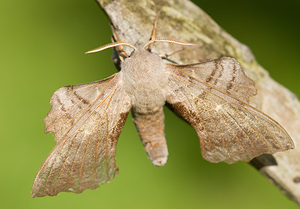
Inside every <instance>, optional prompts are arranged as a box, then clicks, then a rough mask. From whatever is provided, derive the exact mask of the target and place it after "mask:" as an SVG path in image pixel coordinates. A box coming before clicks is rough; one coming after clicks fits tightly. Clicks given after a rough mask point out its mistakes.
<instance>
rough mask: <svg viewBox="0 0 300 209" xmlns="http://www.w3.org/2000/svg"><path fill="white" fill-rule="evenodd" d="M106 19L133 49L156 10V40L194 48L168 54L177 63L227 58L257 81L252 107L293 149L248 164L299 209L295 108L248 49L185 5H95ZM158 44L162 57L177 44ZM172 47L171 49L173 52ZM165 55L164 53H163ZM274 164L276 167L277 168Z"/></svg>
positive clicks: (173, 0)
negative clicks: (278, 126) (270, 120)
mask: <svg viewBox="0 0 300 209" xmlns="http://www.w3.org/2000/svg"><path fill="white" fill-rule="evenodd" d="M97 1H98V2H99V4H100V6H101V7H102V8H103V9H104V11H105V12H106V14H107V15H108V17H109V18H110V20H111V22H112V25H113V27H114V28H115V32H116V34H117V36H118V38H119V39H120V40H121V41H124V42H129V43H131V44H133V45H138V44H141V43H146V42H147V41H148V40H149V34H150V32H151V30H152V25H153V20H154V18H155V16H156V14H157V12H158V11H159V10H160V9H161V10H162V11H161V14H160V16H159V20H158V26H157V37H158V38H167V39H173V40H179V41H183V42H191V43H196V44H197V46H195V47H185V48H184V50H183V51H181V52H178V53H176V54H174V55H172V57H171V59H172V60H173V61H175V62H176V63H179V64H183V63H184V64H190V63H197V62H202V61H205V60H209V59H215V58H219V57H221V56H229V57H234V58H236V59H237V60H238V61H239V62H240V63H241V64H242V66H243V68H244V70H245V72H246V73H247V75H248V76H249V77H250V78H252V79H253V80H254V81H255V82H256V88H257V90H258V94H257V96H255V97H254V98H252V100H251V104H252V105H253V106H254V107H256V108H258V109H260V110H262V111H263V112H264V113H266V114H268V115H270V116H271V117H272V118H274V119H275V120H277V121H278V122H279V123H280V124H281V125H282V126H283V127H284V128H285V129H286V130H287V132H288V133H289V134H290V135H291V136H292V138H293V140H294V142H295V145H296V149H294V150H290V151H287V152H282V153H277V154H274V155H273V157H272V156H268V155H263V156H261V157H258V158H256V159H255V160H253V161H252V162H251V164H252V165H253V166H254V167H256V168H257V169H258V170H259V171H260V172H261V173H262V174H263V175H264V176H265V177H266V178H268V179H269V180H270V181H271V182H272V183H273V184H275V185H276V186H277V187H279V189H280V190H281V191H282V192H283V193H284V194H285V195H287V196H288V197H289V198H290V199H292V200H293V201H295V202H296V203H297V204H298V205H300V149H299V147H297V145H298V144H299V143H300V128H299V127H300V103H299V101H298V99H297V98H296V96H295V95H294V94H293V93H291V92H290V91H289V90H287V89H286V88H285V87H283V86H281V85H280V84H278V83H276V82H275V81H274V80H273V79H272V78H270V76H269V74H268V72H267V71H266V70H265V69H264V68H263V67H262V66H260V65H259V64H258V63H257V61H256V60H255V58H254V56H253V54H252V52H251V51H250V49H249V48H248V47H247V46H245V45H243V44H241V43H240V42H238V41H237V40H236V39H235V38H233V37H232V36H231V35H229V34H228V33H226V32H225V31H224V30H223V29H222V28H221V27H220V26H219V25H217V24H216V23H215V22H214V21H213V20H212V19H211V18H210V17H209V16H208V15H207V14H206V13H205V12H203V11H202V10H201V9H200V8H198V7H197V6H196V5H194V4H193V3H192V2H190V1H188V0H182V1H178V0H151V1H150V0H148V1H127V0H97ZM165 46H166V45H164V43H161V44H157V45H156V46H155V47H154V49H153V50H154V51H155V52H158V53H159V54H167V53H170V52H171V51H172V50H178V46H176V45H168V47H165ZM172 47H173V48H172ZM166 49H167V50H168V51H165V50H166ZM276 163H277V165H276Z"/></svg>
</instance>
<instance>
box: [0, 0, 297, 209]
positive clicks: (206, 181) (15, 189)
mask: <svg viewBox="0 0 300 209" xmlns="http://www.w3.org/2000/svg"><path fill="white" fill-rule="evenodd" d="M194 2H195V3H196V4H197V5H199V6H200V7H202V8H203V9H204V10H205V11H206V12H207V13H208V14H209V15H210V16H211V17H212V18H213V19H215V20H216V21H217V22H218V23H219V24H220V25H221V26H222V27H223V28H225V29H226V30H227V31H228V32H229V33H231V34H232V35H233V36H235V37H236V38H237V39H238V40H240V41H241V42H243V43H245V44H247V45H248V46H250V47H251V49H252V51H253V52H254V54H255V56H256V58H257V59H258V61H259V62H260V63H261V65H262V66H264V67H265V68H266V69H268V70H269V72H270V74H271V76H272V77H273V78H275V79H276V80H277V81H278V82H280V83H282V84H283V85H284V86H286V87H287V88H289V89H291V90H292V91H293V92H295V94H298V95H300V86H299V76H300V70H299V67H298V66H299V64H298V63H299V62H298V59H299V55H300V44H299V43H300V42H299V37H300V27H299V26H300V1H299V0H285V1H279V0H273V1H267V0H252V1H240V0H226V1H221V0H220V1H217V0H210V1H207V0H198V1H194ZM0 22H1V26H0V27H1V39H0V43H1V45H0V46H1V52H0V53H1V62H0V69H1V76H0V81H1V82H0V86H1V87H0V89H1V103H0V118H1V119H0V125H1V148H0V157H1V162H2V163H1V172H0V176H1V186H0V208H5V209H6V208H16V209H19V208H20V209H21V208H22V209H27V208H30V209H43V208H56V209H61V208H73V209H77V208H78V209H79V208H80V209H81V208H110V209H113V208H131V209H135V208H149V209H150V208H156V209H160V208H172V209H173V208H174V209H175V208H208V209H210V208H230V209H232V208H243V209H247V208H262V209H268V208H272V209H276V208H278V209H282V208H285V209H286V208H291V209H292V208H297V206H296V205H295V204H294V203H293V202H292V201H290V200H288V199H287V198H286V197H285V196H283V195H282V194H281V193H280V192H279V190H278V189H277V188H276V187H275V186H273V185H272V184H270V183H269V182H268V181H267V180H266V179H265V178H264V177H262V176H261V175H260V174H259V173H258V172H257V171H256V170H255V169H253V168H252V167H251V166H249V165H248V164H247V163H244V162H239V163H237V164H234V165H227V164H223V163H220V164H211V163H208V162H206V161H204V160H203V159H202V157H201V155H200V148H199V142H198V139H197V136H196V134H195V132H194V130H193V129H192V128H190V127H189V126H188V125H187V124H185V123H184V122H183V121H181V120H179V119H178V118H177V117H175V116H174V115H173V114H172V113H170V111H168V110H166V135H167V140H168V147H169V153H170V155H169V160H168V163H167V165H166V166H164V167H162V168H157V167H155V166H153V165H152V164H151V162H150V161H149V160H148V159H147V156H146V153H145V152H144V149H143V147H142V144H141V143H140V141H139V138H138V135H137V133H136V130H135V127H134V126H133V123H132V121H131V116H129V118H128V120H127V123H126V125H125V127H124V129H123V132H122V134H121V136H120V140H119V143H118V149H117V163H118V166H119V168H120V173H119V174H118V175H117V176H116V178H115V179H114V180H113V181H112V182H111V183H109V184H106V185H103V186H101V187H100V188H99V189H97V190H87V191H85V192H83V194H80V195H76V194H72V193H61V194H59V195H58V196H56V197H45V198H35V199H31V198H30V189H31V185H32V182H33V179H34V177H35V174H36V172H37V170H38V168H39V167H40V165H41V164H42V162H43V160H44V159H45V158H46V157H47V155H48V153H49V152H50V151H51V149H52V148H53V147H54V145H55V143H54V139H53V137H52V135H51V134H48V135H46V134H44V132H43V130H44V124H43V122H42V120H43V118H44V117H45V115H46V114H47V112H48V111H49V109H50V104H49V99H50V97H51V95H52V93H53V92H54V91H55V90H56V89H58V88H59V87H62V86H65V85H70V84H79V83H85V82H91V81H95V80H100V79H103V78H105V77H107V76H109V75H111V74H113V73H114V72H115V71H116V70H115V68H114V66H113V64H112V62H111V58H110V57H111V53H112V51H111V50H106V51H104V52H101V53H98V54H95V55H84V54H83V53H84V52H85V51H87V50H90V49H93V48H95V47H97V46H100V45H103V44H106V43H109V42H110V36H111V31H110V27H109V20H108V19H107V17H106V16H105V15H104V13H103V12H102V11H101V9H100V8H99V7H98V5H97V4H96V2H95V1H94V0H85V1H83V0H81V1H80V0H72V1H71V0H64V1H61V0H52V1H40V0H27V1H8V0H6V1H5V0H2V1H1V2H0Z"/></svg>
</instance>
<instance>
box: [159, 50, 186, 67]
mask: <svg viewBox="0 0 300 209" xmlns="http://www.w3.org/2000/svg"><path fill="white" fill-rule="evenodd" d="M183 50H184V48H183V47H182V48H180V49H176V50H174V51H171V52H170V53H167V54H162V55H159V56H160V57H161V58H162V59H165V60H168V61H169V62H172V63H174V64H177V63H176V62H175V61H173V60H171V59H169V57H170V56H172V55H173V54H176V53H178V52H181V51H183Z"/></svg>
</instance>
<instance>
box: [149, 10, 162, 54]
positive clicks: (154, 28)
mask: <svg viewBox="0 0 300 209" xmlns="http://www.w3.org/2000/svg"><path fill="white" fill-rule="evenodd" d="M160 13H161V9H160V10H159V11H158V12H157V14H156V17H155V20H154V23H153V29H152V34H151V37H150V40H149V41H152V40H155V33H156V27H157V20H158V16H159V14H160ZM152 45H153V43H152V44H150V45H149V47H148V51H149V52H151V49H152Z"/></svg>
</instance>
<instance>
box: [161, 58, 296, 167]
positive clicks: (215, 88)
mask: <svg viewBox="0 0 300 209" xmlns="http://www.w3.org/2000/svg"><path fill="white" fill-rule="evenodd" d="M227 59H228V58H227ZM229 59H230V58H229ZM218 62H222V59H221V60H217V61H212V63H205V64H204V66H211V65H214V63H218ZM196 66H197V65H193V66H192V68H188V67H187V66H185V67H181V66H175V65H168V67H167V68H166V72H167V73H168V74H169V83H168V93H167V103H168V106H169V107H170V108H171V109H172V110H173V111H174V112H175V113H177V114H178V115H179V116H180V117H182V118H183V119H184V120H186V121H187V122H188V123H189V124H191V125H192V126H193V127H194V129H195V130H196V132H197V134H198V137H199V139H200V146H201V152H202V155H203V157H204V158H205V159H206V160H208V161H210V162H215V163H216V162H221V161H225V162H227V163H234V162H236V161H238V160H243V161H250V160H251V159H253V158H254V157H257V156H259V155H261V154H264V153H268V154H273V153H275V152H279V151H284V150H288V149H291V148H294V144H293V141H292V139H291V138H290V137H289V135H288V134H287V132H286V131H285V130H284V129H283V128H282V127H281V126H280V125H279V124H278V123H277V122H276V121H274V120H273V119H272V118H270V117H268V116H267V115H265V114H264V113H262V112H260V111H259V110H257V109H255V108H254V107H252V106H250V105H248V104H247V103H246V101H248V99H249V95H253V94H254V93H255V90H254V89H253V88H254V87H253V82H252V81H251V80H250V79H249V78H244V80H245V81H247V82H245V83H243V81H242V80H240V82H239V83H238V85H236V84H235V83H234V82H236V81H237V79H233V81H231V83H229V81H228V80H230V78H229V77H230V76H229V75H227V76H222V75H221V74H222V73H221V72H219V71H223V73H225V72H226V71H227V72H230V71H231V70H230V69H226V68H224V67H223V68H216V69H215V70H213V69H212V71H211V73H210V74H211V75H212V74H214V75H218V74H219V75H221V76H218V77H219V78H222V77H223V78H225V77H226V78H227V79H222V82H220V81H221V79H218V80H217V79H216V80H215V82H212V80H213V79H215V78H214V77H215V76H213V78H211V77H207V75H208V73H202V71H205V69H204V68H203V66H202V65H201V67H199V68H197V67H196ZM199 66H200V65H199ZM231 66H233V65H231ZM239 70H241V69H239ZM200 71H201V72H200ZM191 72H193V75H194V76H192V75H190V74H189V73H191ZM213 72H214V73H213ZM236 73H237V72H236ZM242 73H243V72H242ZM191 74H192V73H191ZM240 74H241V72H240ZM244 76H245V75H244ZM232 78H233V77H232ZM232 78H231V79H232ZM248 80H250V81H248ZM225 81H226V82H225ZM231 84H232V86H231ZM249 85H250V86H249ZM230 86H231V87H230ZM235 86H240V87H241V88H243V89H242V90H239V89H238V88H237V87H236V91H234V92H231V91H230V90H231V89H233V88H235ZM229 87H230V88H229ZM246 89H253V91H252V93H250V94H246ZM241 94H243V95H241ZM240 96H242V99H240Z"/></svg>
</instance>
